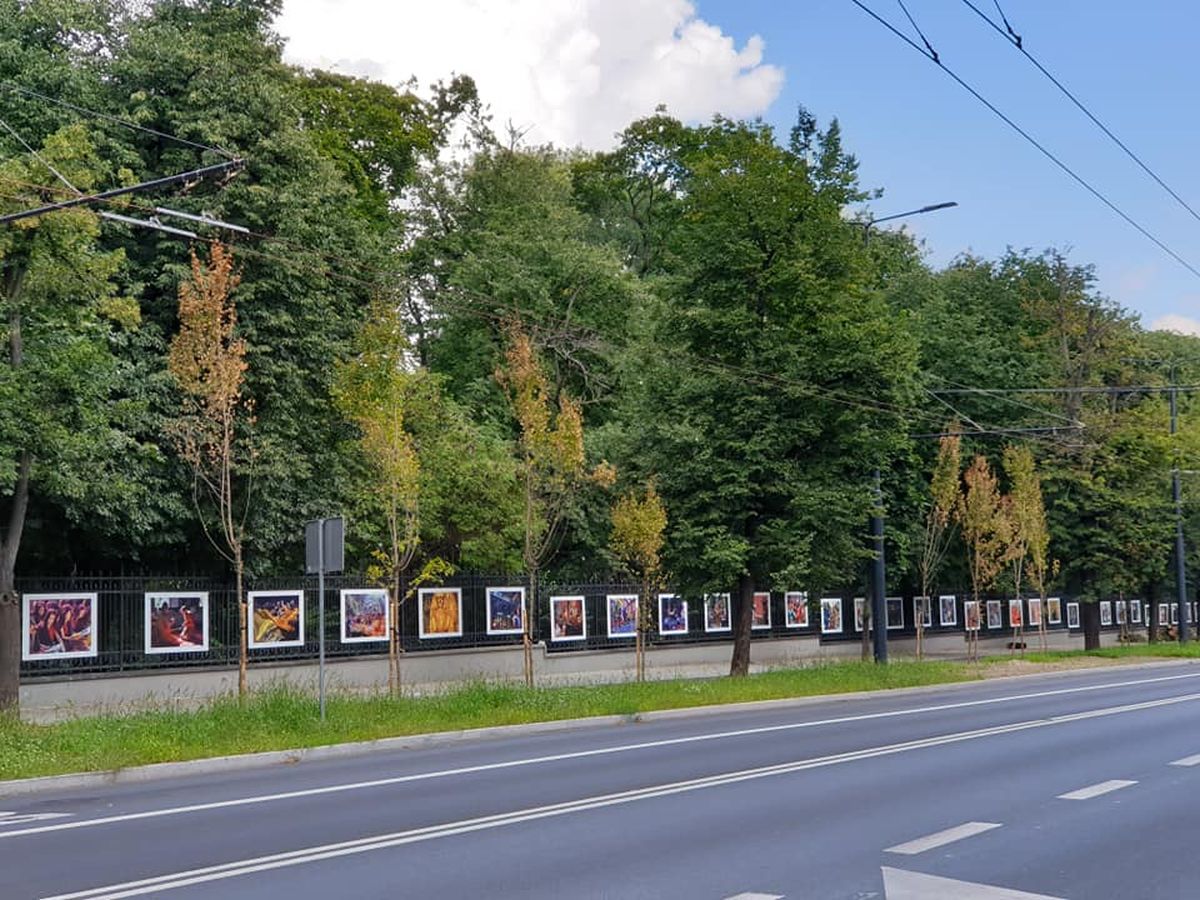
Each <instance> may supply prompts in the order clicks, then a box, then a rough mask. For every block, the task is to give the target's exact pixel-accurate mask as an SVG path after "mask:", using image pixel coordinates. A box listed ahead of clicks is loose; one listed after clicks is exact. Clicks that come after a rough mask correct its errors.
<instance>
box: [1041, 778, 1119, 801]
mask: <svg viewBox="0 0 1200 900" xmlns="http://www.w3.org/2000/svg"><path fill="white" fill-rule="evenodd" d="M1135 784H1137V782H1136V781H1124V780H1122V779H1120V778H1114V779H1113V780H1112V781H1102V782H1100V783H1099V784H1092V785H1088V786H1087V787H1082V788H1080V789H1079V790H1077V791H1069V792H1068V793H1066V794H1059V795H1058V799H1059V800H1091V799H1092V798H1093V797H1099V796H1101V795H1103V794H1111V793H1112V792H1113V791H1119V790H1120V789H1121V788H1127V787H1132V786H1133V785H1135Z"/></svg>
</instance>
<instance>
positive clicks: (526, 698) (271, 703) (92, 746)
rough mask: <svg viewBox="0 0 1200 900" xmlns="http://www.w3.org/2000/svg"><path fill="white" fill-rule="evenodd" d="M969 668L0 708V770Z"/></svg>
mask: <svg viewBox="0 0 1200 900" xmlns="http://www.w3.org/2000/svg"><path fill="white" fill-rule="evenodd" d="M979 677H980V675H979V673H978V672H977V671H976V669H975V668H974V667H970V666H967V665H962V664H958V663H950V662H915V661H896V662H893V663H892V664H890V665H888V666H877V665H874V664H873V663H862V662H836V663H826V664H821V665H815V666H806V667H804V668H798V669H779V670H774V671H770V672H764V673H762V674H758V675H751V676H749V677H747V678H737V679H734V678H713V679H703V680H697V679H686V680H675V681H650V682H644V683H642V684H637V683H634V682H628V683H620V684H605V685H591V686H578V687H544V688H534V689H532V690H530V689H526V688H525V687H523V686H518V685H511V684H491V683H475V684H470V685H467V686H464V687H462V688H458V689H455V690H451V691H448V692H445V693H439V694H433V695H428V696H420V697H401V698H397V699H392V698H390V697H387V696H385V695H371V696H361V695H351V694H343V693H335V694H333V695H332V696H331V697H330V698H329V703H328V708H327V712H328V717H327V719H326V721H325V723H324V724H322V723H321V722H320V720H319V719H318V717H317V711H316V704H315V701H314V699H313V697H312V696H311V695H310V694H308V693H305V692H302V691H299V690H297V689H295V688H291V687H288V686H286V685H275V686H272V687H270V688H268V689H265V690H263V691H260V692H257V693H255V694H253V695H252V696H251V697H249V698H248V699H247V700H246V702H244V703H239V702H238V701H237V699H236V698H234V697H220V698H217V699H214V700H212V701H210V702H208V703H206V704H205V705H204V706H202V707H200V708H199V709H196V710H194V711H180V712H169V711H158V712H138V713H131V714H126V715H107V716H89V717H84V718H78V719H72V720H68V721H64V722H59V723H56V724H52V725H34V724H29V723H24V722H18V721H15V720H13V719H11V718H9V719H0V780H9V779H16V778H31V777H35V776H39V775H58V774H64V773H71V772H90V771H101V770H110V769H120V768H127V767H129V766H139V765H147V764H149V763H160V762H179V761H182V760H189V759H202V758H205V757H213V756H227V755H231V754H238V753H255V752H260V751H265V750H288V749H294V748H301V747H315V746H320V745H323V744H333V743H342V742H351V741H368V740H375V739H378V738H385V737H399V736H404V735H412V734H425V733H430V732H438V731H458V730H461V729H466V728H482V727H486V726H493V725H516V724H523V723H529V722H548V721H556V720H562V719H574V718H582V717H585V716H603V715H633V714H635V713H640V712H649V711H651V710H661V709H683V708H688V707H696V706H709V705H718V704H723V703H739V702H745V701H752V700H776V699H782V698H788V697H809V696H816V695H822V694H840V693H847V692H856V691H868V690H879V689H887V688H902V687H916V686H921V685H932V684H946V683H950V682H957V681H970V680H975V679H978V678H979Z"/></svg>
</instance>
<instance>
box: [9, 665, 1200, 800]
mask: <svg viewBox="0 0 1200 900" xmlns="http://www.w3.org/2000/svg"><path fill="white" fill-rule="evenodd" d="M1172 664H1173V665H1177V666H1180V665H1187V666H1195V665H1198V664H1200V660H1188V659H1163V660H1155V661H1150V662H1144V663H1128V664H1123V665H1120V666H1111V665H1110V666H1089V667H1086V668H1077V669H1062V670H1058V671H1054V672H1026V673H1022V674H1019V675H1002V676H998V677H996V678H990V679H979V680H975V681H956V682H949V683H945V684H929V685H919V686H916V687H907V688H883V689H879V690H873V691H854V692H847V693H844V694H819V695H814V696H811V697H782V698H779V699H775V700H751V701H747V702H744V703H724V704H716V705H710V706H690V707H682V708H678V709H662V710H651V711H647V712H642V713H632V714H627V715H626V714H621V715H608V716H589V717H586V718H580V719H556V720H554V721H550V722H528V723H523V724H518V725H495V726H491V727H487V728H470V729H464V730H460V731H436V732H428V733H425V734H414V735H406V736H402V737H391V738H379V739H377V740H373V741H356V742H352V743H343V744H324V745H321V746H318V747H302V748H296V749H293V750H268V751H264V752H259V753H243V754H237V755H235V756H215V757H210V758H206V759H193V760H187V761H184V762H168V763H153V764H151V765H145V766H131V767H129V768H124V769H107V770H103V771H99V772H79V773H74V774H69V775H48V776H43V777H40V778H22V779H16V780H13V781H0V798H9V797H23V796H29V795H31V794H39V793H42V792H43V791H56V790H87V789H90V788H96V787H103V786H107V785H117V784H139V783H144V782H151V781H161V780H165V779H168V778H180V777H185V776H188V775H213V774H220V773H223V772H231V771H244V770H248V769H258V768H269V767H271V766H280V765H298V764H299V763H303V762H317V761H319V760H325V759H338V758H342V757H347V756H360V755H364V754H368V753H372V752H376V751H390V750H427V749H430V748H434V747H440V746H446V745H451V744H459V743H466V742H468V741H484V740H493V739H498V738H505V737H516V736H523V735H535V734H546V733H550V732H555V731H575V730H580V729H586V728H597V729H599V728H605V727H614V726H621V725H637V724H641V723H648V722H658V721H669V720H672V719H683V718H689V717H697V718H699V717H703V716H709V715H714V714H716V713H722V712H723V713H729V712H755V711H761V710H768V709H787V708H792V707H803V706H812V705H815V704H818V703H829V702H833V701H841V702H845V703H850V702H854V701H858V700H872V699H878V698H880V697H885V696H886V697H895V696H907V695H920V694H929V693H933V692H936V691H957V690H963V689H966V688H968V687H977V686H978V685H979V684H981V683H986V682H1007V681H1020V680H1025V679H1030V678H1045V677H1047V676H1059V675H1086V674H1089V673H1094V672H1102V671H1110V670H1112V669H1114V668H1119V669H1121V670H1122V671H1130V670H1133V671H1136V670H1139V669H1151V668H1159V667H1162V666H1164V665H1172Z"/></svg>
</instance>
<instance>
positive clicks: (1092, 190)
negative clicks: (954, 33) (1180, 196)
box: [850, 0, 1200, 278]
mask: <svg viewBox="0 0 1200 900" xmlns="http://www.w3.org/2000/svg"><path fill="white" fill-rule="evenodd" d="M850 2H851V3H853V4H854V5H855V6H857V7H858V8H859V9H861V10H862V11H863V12H865V13H866V14H867V15H868V16H870V17H871V18H872V19H874V20H875V21H876V22H878V23H879V24H880V25H882V26H883V27H884V28H886V29H887V30H888V31H890V32H891V33H892V34H894V35H895V36H896V37H898V38H899V39H900V40H902V41H903V42H904V43H905V44H907V45H908V46H909V47H911V48H912V49H913V50H915V51H916V52H917V53H920V54H921V55H922V56H924V57H925V58H926V59H928V60H930V61H931V62H933V64H934V65H936V66H937V67H938V68H939V69H941V70H942V71H943V72H945V73H946V75H948V76H949V77H950V78H951V79H953V80H954V82H955V83H956V84H958V85H959V87H961V88H962V89H963V90H965V91H966V92H967V93H969V94H970V95H971V96H972V97H974V98H975V99H976V100H978V101H979V102H980V103H981V104H983V105H984V106H985V107H986V108H987V109H988V110H989V111H990V112H991V113H992V114H993V115H995V116H996V117H997V118H999V119H1000V120H1001V121H1002V122H1004V123H1005V124H1006V125H1008V127H1009V128H1011V129H1012V130H1013V131H1015V132H1016V133H1017V134H1019V135H1020V136H1021V137H1022V138H1024V139H1025V140H1026V141H1027V142H1028V143H1029V144H1031V145H1032V146H1033V147H1035V148H1036V149H1037V150H1038V151H1039V152H1040V153H1041V154H1042V155H1043V156H1045V157H1046V158H1047V159H1049V160H1050V161H1051V162H1052V163H1054V165H1055V166H1057V167H1058V168H1059V169H1061V170H1062V171H1063V172H1065V173H1066V174H1067V175H1068V176H1069V177H1070V178H1071V179H1072V180H1073V181H1075V182H1076V183H1077V184H1079V185H1080V186H1081V187H1082V188H1084V190H1086V191H1087V192H1088V193H1089V194H1091V195H1092V196H1093V197H1095V198H1096V199H1097V200H1099V201H1100V202H1101V203H1103V204H1104V205H1105V206H1106V207H1108V209H1109V210H1111V211H1112V212H1114V213H1115V214H1116V215H1117V216H1119V217H1120V218H1121V219H1123V220H1124V221H1125V222H1126V223H1127V224H1128V225H1129V226H1130V227H1132V228H1133V229H1134V230H1135V231H1137V232H1138V233H1139V234H1141V235H1142V236H1143V237H1145V238H1146V239H1147V240H1149V241H1150V242H1151V243H1153V244H1154V245H1155V246H1157V247H1158V248H1159V249H1160V250H1162V251H1163V252H1164V253H1166V254H1167V255H1168V256H1170V257H1171V258H1172V259H1173V260H1175V262H1177V263H1179V265H1181V266H1183V267H1184V268H1185V269H1187V270H1188V271H1189V272H1191V273H1192V274H1193V275H1195V276H1196V277H1197V278H1200V269H1197V268H1196V267H1195V266H1193V265H1192V264H1191V263H1190V262H1188V261H1187V260H1186V259H1184V258H1183V257H1182V256H1180V255H1179V254H1178V253H1176V252H1175V251H1174V250H1172V249H1171V248H1170V247H1169V246H1168V245H1167V244H1166V243H1164V242H1163V241H1162V240H1161V239H1159V238H1158V237H1157V236H1156V235H1154V234H1153V233H1152V232H1151V231H1149V230H1148V229H1147V228H1146V227H1145V226H1144V225H1142V224H1141V223H1140V222H1138V221H1137V220H1136V219H1134V218H1133V217H1132V216H1130V215H1129V214H1128V213H1127V212H1125V210H1123V209H1121V207H1119V206H1118V205H1117V204H1116V203H1114V202H1113V201H1112V200H1110V199H1109V198H1108V197H1107V196H1106V195H1105V194H1104V193H1102V192H1101V191H1100V190H1099V189H1098V188H1096V187H1095V186H1093V185H1092V183H1091V182H1089V181H1088V180H1087V179H1085V178H1084V177H1083V176H1082V175H1080V174H1078V173H1077V172H1076V171H1075V170H1074V169H1072V168H1071V167H1070V166H1068V165H1067V164H1066V163H1065V162H1063V161H1062V160H1061V159H1060V158H1059V157H1058V156H1057V155H1055V154H1054V152H1053V151H1051V150H1050V149H1048V148H1047V147H1046V146H1045V145H1044V144H1042V143H1041V142H1040V141H1039V140H1038V139H1037V138H1035V137H1034V136H1033V135H1032V134H1030V133H1029V132H1028V131H1026V130H1025V129H1024V128H1022V127H1021V126H1020V125H1018V124H1017V123H1016V122H1015V121H1014V120H1013V119H1012V118H1010V117H1009V116H1008V115H1007V114H1005V113H1004V112H1003V111H1002V110H1001V109H1000V108H999V107H997V106H996V105H995V104H994V103H992V102H991V101H990V100H988V99H987V98H986V97H984V96H983V94H981V93H980V92H979V91H977V90H976V89H975V88H974V87H972V86H971V85H970V84H969V83H968V82H967V81H965V80H964V79H963V78H962V77H961V76H960V75H958V73H956V72H955V71H954V70H953V69H951V68H950V67H949V66H947V65H946V64H945V63H944V62H942V61H941V59H940V58H938V57H937V56H935V55H933V54H930V53H928V52H927V51H926V50H924V49H922V47H921V46H920V45H919V44H917V42H916V41H914V40H912V38H910V37H909V36H908V35H906V34H904V32H902V31H900V30H899V29H898V28H896V26H894V25H893V24H892V23H891V22H889V21H888V20H887V19H885V18H883V17H882V16H880V15H879V14H878V13H876V12H875V11H874V10H873V9H871V8H870V7H869V6H867V5H866V4H865V3H863V2H862V0H850Z"/></svg>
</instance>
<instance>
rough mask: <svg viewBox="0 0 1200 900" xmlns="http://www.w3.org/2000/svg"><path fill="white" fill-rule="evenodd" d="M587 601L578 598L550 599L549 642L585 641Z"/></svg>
mask: <svg viewBox="0 0 1200 900" xmlns="http://www.w3.org/2000/svg"><path fill="white" fill-rule="evenodd" d="M586 604H587V601H586V600H585V599H584V598H583V597H580V596H575V597H551V598H550V640H552V641H582V640H586V639H587V616H586V615H585V614H586V612H587V606H586Z"/></svg>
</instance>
